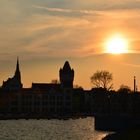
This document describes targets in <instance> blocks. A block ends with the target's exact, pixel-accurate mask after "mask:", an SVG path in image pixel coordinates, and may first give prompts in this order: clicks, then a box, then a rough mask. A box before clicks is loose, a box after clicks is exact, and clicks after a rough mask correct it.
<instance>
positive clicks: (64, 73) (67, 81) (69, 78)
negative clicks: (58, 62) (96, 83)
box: [59, 61, 74, 88]
mask: <svg viewBox="0 0 140 140" xmlns="http://www.w3.org/2000/svg"><path fill="white" fill-rule="evenodd" d="M59 77H60V83H61V86H62V87H65V88H73V81H74V70H73V69H71V67H70V64H69V62H68V61H66V62H65V64H64V66H63V68H60V71H59Z"/></svg>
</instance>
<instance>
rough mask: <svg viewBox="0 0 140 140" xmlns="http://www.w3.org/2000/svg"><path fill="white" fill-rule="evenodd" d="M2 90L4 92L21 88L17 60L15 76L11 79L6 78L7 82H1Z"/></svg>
mask: <svg viewBox="0 0 140 140" xmlns="http://www.w3.org/2000/svg"><path fill="white" fill-rule="evenodd" d="M2 88H3V89H4V90H8V91H11V90H19V89H21V88H22V83H21V74H20V69H19V60H18V58H17V64H16V71H15V75H14V76H13V77H12V78H8V80H7V81H3V85H2Z"/></svg>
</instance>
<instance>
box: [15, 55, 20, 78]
mask: <svg viewBox="0 0 140 140" xmlns="http://www.w3.org/2000/svg"><path fill="white" fill-rule="evenodd" d="M15 78H16V79H17V80H18V81H20V80H21V75H20V70H19V58H18V57H17V64H16V71H15Z"/></svg>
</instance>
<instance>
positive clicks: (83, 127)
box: [0, 117, 108, 140]
mask: <svg viewBox="0 0 140 140" xmlns="http://www.w3.org/2000/svg"><path fill="white" fill-rule="evenodd" d="M107 134H108V133H107V132H98V131H95V130H94V118H92V117H87V118H79V119H69V120H57V119H52V120H47V119H46V120H45V119H40V120H24V119H21V120H1V121H0V140H101V139H102V138H103V137H105V136H106V135H107Z"/></svg>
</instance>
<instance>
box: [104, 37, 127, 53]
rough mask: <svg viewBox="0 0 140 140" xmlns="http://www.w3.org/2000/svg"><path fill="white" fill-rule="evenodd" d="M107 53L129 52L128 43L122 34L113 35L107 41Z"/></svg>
mask: <svg viewBox="0 0 140 140" xmlns="http://www.w3.org/2000/svg"><path fill="white" fill-rule="evenodd" d="M105 46H106V53H112V54H121V53H127V52H128V43H127V40H126V39H125V38H123V37H122V36H120V35H116V36H113V37H112V38H110V39H109V40H108V41H107V42H106V45H105Z"/></svg>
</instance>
